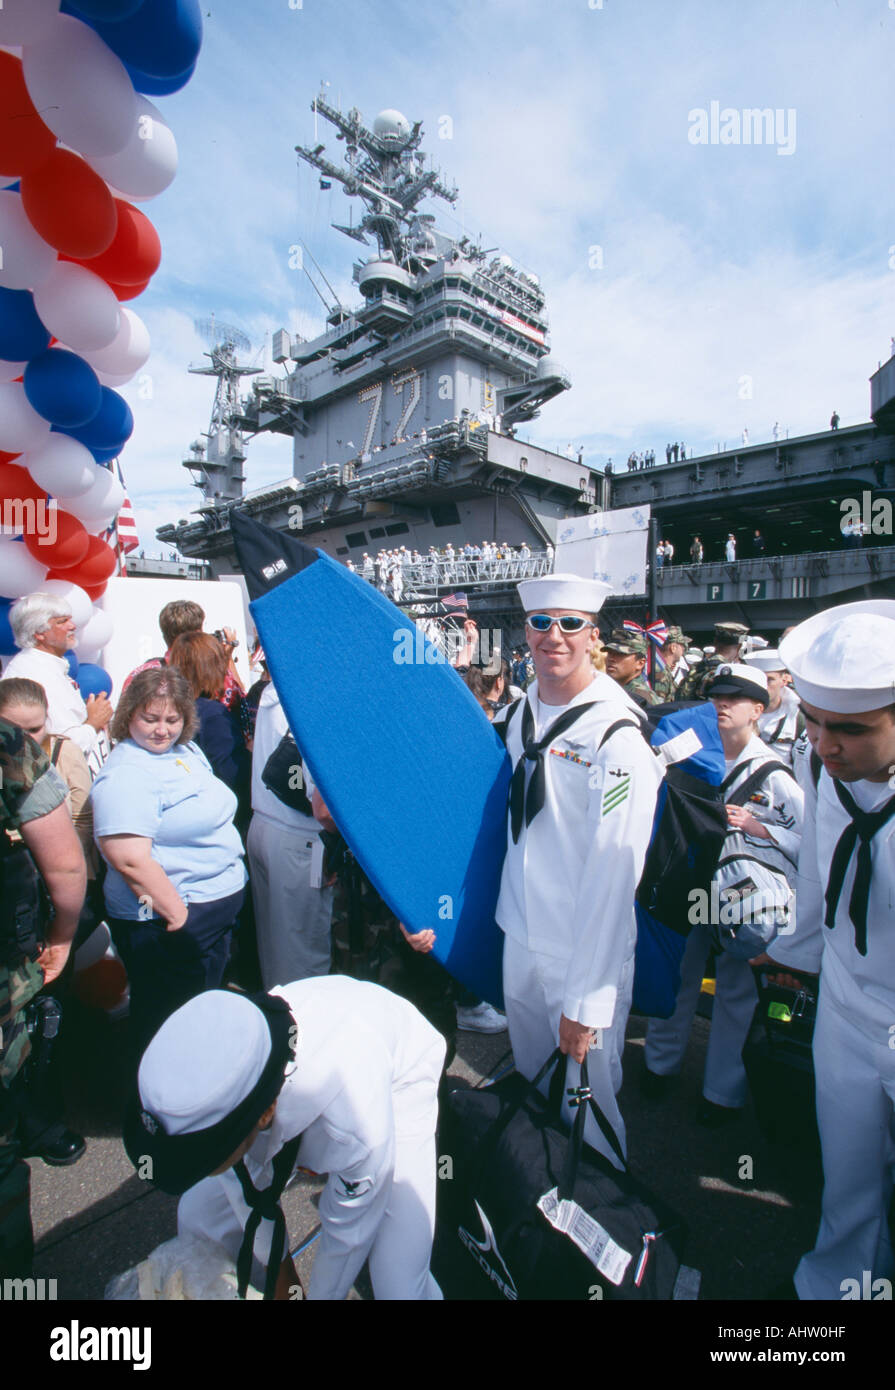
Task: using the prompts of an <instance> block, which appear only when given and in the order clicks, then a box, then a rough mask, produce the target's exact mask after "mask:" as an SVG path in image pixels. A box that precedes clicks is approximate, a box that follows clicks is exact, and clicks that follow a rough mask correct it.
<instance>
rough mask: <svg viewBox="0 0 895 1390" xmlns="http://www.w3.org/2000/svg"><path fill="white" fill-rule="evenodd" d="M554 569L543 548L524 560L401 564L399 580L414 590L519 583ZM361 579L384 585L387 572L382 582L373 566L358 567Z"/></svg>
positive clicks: (441, 560)
mask: <svg viewBox="0 0 895 1390" xmlns="http://www.w3.org/2000/svg"><path fill="white" fill-rule="evenodd" d="M552 568H553V556H552V555H550V554H548V552H547V551H546V550H541V551H536V552H535V553H534V554H533V555H530V556H528V557H527V558H526V559H523V558H522V557H521V556H512V557H510V558H508V559H504V560H457V559H455V560H444V559H438V560H423V561H422V562H421V563H420V564H418V565H403V566H402V567H401V579H402V584H403V589H404V590H412V591H414V592H416V591H420V590H430V589H463V588H464V587H474V586H475V587H478V586H483V585H489V584H493V585H506V584H518V582H519V581H520V580H521V579H536V578H537V577H538V576H539V575H542V574H549V573H550V571H551V569H552ZM358 573H359V574H360V575H361V577H362V578H363V579H368V580H369V581H370V582H371V583H373V584H377V585H378V586H379V587H382V588H384V587H386V586H387V584H388V575H387V574H386V576H385V577H384V578H383V580H382V581H381V583H380V582H379V579H378V572H377V570H376V569H375V568H374V570H373V572H372V574H371V573H370V572H369V571H367V572H366V573H364V571H363V570H358Z"/></svg>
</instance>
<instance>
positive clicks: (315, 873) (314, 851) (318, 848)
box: [310, 835, 323, 888]
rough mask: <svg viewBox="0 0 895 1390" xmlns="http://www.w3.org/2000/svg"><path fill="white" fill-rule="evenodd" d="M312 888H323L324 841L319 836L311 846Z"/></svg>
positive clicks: (315, 837) (316, 836)
mask: <svg viewBox="0 0 895 1390" xmlns="http://www.w3.org/2000/svg"><path fill="white" fill-rule="evenodd" d="M310 884H311V887H312V888H322V887H323V841H322V840H321V838H320V836H319V835H315V836H314V840H313V843H312V845H311V877H310Z"/></svg>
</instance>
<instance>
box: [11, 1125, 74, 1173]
mask: <svg viewBox="0 0 895 1390" xmlns="http://www.w3.org/2000/svg"><path fill="white" fill-rule="evenodd" d="M86 1148H87V1144H86V1142H85V1141H84V1140H83V1139H82V1138H81V1136H80V1134H75V1132H74V1130H73V1129H59V1130H55V1129H54V1130H51V1131H50V1133H49V1134H48V1135H47V1136H46V1137H45V1138H44V1137H43V1136H42V1137H41V1138H40V1139H38V1141H37V1143H36V1144H35V1145H34V1147H33V1148H31V1149H29V1150H28V1151H27V1153H26V1154H25V1155H24V1156H25V1158H42V1159H43V1161H44V1163H49V1164H50V1166H51V1167H53V1168H67V1167H68V1166H69V1165H70V1164H72V1163H77V1161H78V1159H79V1158H80V1157H81V1155H82V1154H83V1153H84V1150H85V1149H86Z"/></svg>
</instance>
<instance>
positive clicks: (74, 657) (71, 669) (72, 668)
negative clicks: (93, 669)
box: [65, 652, 81, 680]
mask: <svg viewBox="0 0 895 1390" xmlns="http://www.w3.org/2000/svg"><path fill="white" fill-rule="evenodd" d="M65 660H66V661H67V662H68V674H69V675H70V676H71V678H72V680H76V679H77V675H78V667H79V666H80V664H81V663H80V662H79V661H78V654H77V652H66V653H65Z"/></svg>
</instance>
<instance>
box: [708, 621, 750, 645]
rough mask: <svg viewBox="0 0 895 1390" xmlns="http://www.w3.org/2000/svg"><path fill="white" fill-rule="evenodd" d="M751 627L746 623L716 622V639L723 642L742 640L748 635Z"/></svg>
mask: <svg viewBox="0 0 895 1390" xmlns="http://www.w3.org/2000/svg"><path fill="white" fill-rule="evenodd" d="M748 632H749V629H748V628H747V627H746V624H745V623H715V641H716V642H721V643H722V644H723V643H724V642H740V641H742V639H743V638H744V637H746V636H747V635H748Z"/></svg>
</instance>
